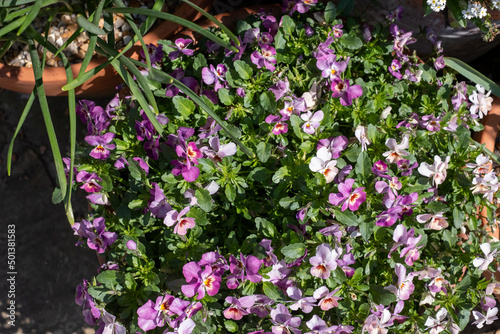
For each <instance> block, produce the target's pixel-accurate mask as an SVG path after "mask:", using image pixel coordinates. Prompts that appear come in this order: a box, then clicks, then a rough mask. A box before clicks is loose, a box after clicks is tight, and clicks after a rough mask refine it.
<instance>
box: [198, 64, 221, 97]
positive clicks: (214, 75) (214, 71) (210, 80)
mask: <svg viewBox="0 0 500 334" xmlns="http://www.w3.org/2000/svg"><path fill="white" fill-rule="evenodd" d="M226 72H227V67H226V65H224V64H219V65H217V68H214V65H212V64H210V68H208V67H204V68H203V69H202V70H201V77H202V78H203V82H205V83H206V84H207V85H211V84H215V86H214V89H215V91H216V92H217V91H218V90H219V89H221V88H224V87H225V84H226V80H225V76H226Z"/></svg>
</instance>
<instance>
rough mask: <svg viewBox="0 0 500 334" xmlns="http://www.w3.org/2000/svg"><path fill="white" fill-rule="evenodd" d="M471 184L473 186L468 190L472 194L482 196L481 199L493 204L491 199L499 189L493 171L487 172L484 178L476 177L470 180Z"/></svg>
mask: <svg viewBox="0 0 500 334" xmlns="http://www.w3.org/2000/svg"><path fill="white" fill-rule="evenodd" d="M472 184H473V185H474V186H473V187H471V188H470V189H471V190H472V193H473V194H483V197H484V198H486V199H488V201H490V202H493V197H494V196H495V194H496V192H497V191H498V189H499V188H500V184H499V183H498V177H497V176H496V174H495V172H494V171H491V172H489V173H488V174H486V175H485V176H484V177H480V176H476V177H475V178H474V179H473V180H472Z"/></svg>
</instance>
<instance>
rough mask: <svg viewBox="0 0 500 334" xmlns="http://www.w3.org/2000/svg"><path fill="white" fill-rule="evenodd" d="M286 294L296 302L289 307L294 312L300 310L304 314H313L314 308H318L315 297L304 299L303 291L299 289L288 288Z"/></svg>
mask: <svg viewBox="0 0 500 334" xmlns="http://www.w3.org/2000/svg"><path fill="white" fill-rule="evenodd" d="M286 294H287V295H288V297H290V298H292V299H293V300H295V301H296V302H294V303H293V304H290V306H289V307H290V309H291V310H293V311H297V310H298V309H299V308H300V309H301V310H302V311H303V312H304V313H311V311H312V310H313V307H314V306H316V299H315V298H314V297H302V290H300V289H299V288H297V287H293V286H291V287H288V289H286Z"/></svg>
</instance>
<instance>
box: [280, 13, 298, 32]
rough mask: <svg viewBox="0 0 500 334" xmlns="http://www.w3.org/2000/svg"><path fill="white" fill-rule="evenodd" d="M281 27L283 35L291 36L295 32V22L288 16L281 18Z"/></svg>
mask: <svg viewBox="0 0 500 334" xmlns="http://www.w3.org/2000/svg"><path fill="white" fill-rule="evenodd" d="M281 27H282V28H283V31H284V32H285V34H287V35H292V34H293V33H294V31H295V22H294V21H293V19H292V18H291V17H290V16H288V15H285V16H283V17H282V18H281Z"/></svg>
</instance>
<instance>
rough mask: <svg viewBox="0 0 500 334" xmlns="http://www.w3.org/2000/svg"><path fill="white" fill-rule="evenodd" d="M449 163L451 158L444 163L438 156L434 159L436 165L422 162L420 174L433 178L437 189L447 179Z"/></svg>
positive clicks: (447, 158)
mask: <svg viewBox="0 0 500 334" xmlns="http://www.w3.org/2000/svg"><path fill="white" fill-rule="evenodd" d="M449 162H450V157H449V156H448V157H446V159H445V160H444V161H442V160H441V157H440V156H438V155H436V156H435V157H434V164H432V165H429V164H428V163H426V162H422V163H421V164H420V166H419V167H418V172H419V173H420V174H421V175H423V176H427V177H432V184H433V185H435V186H436V187H437V186H438V185H440V184H442V183H443V182H444V180H445V179H446V169H447V168H448V163H449Z"/></svg>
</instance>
